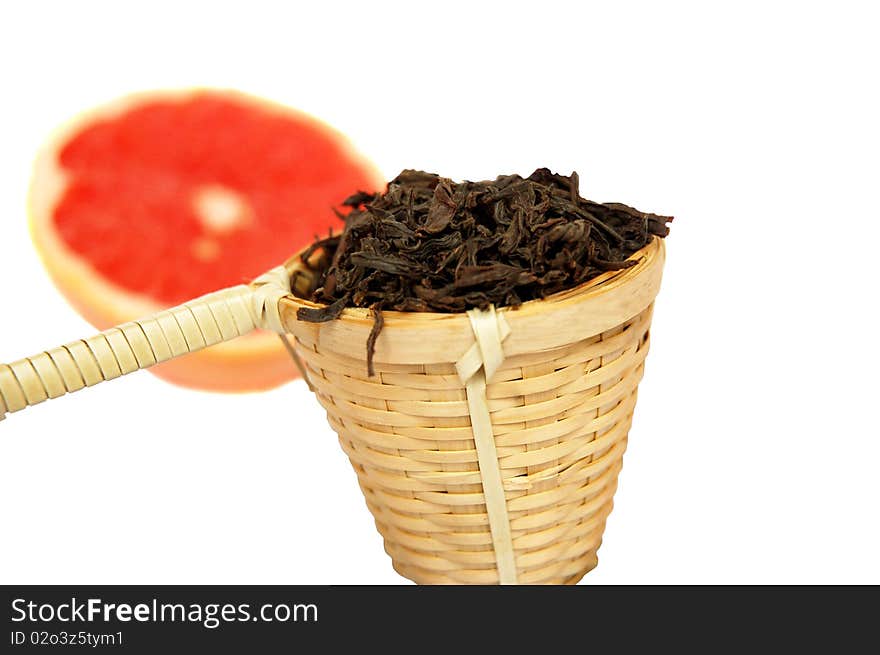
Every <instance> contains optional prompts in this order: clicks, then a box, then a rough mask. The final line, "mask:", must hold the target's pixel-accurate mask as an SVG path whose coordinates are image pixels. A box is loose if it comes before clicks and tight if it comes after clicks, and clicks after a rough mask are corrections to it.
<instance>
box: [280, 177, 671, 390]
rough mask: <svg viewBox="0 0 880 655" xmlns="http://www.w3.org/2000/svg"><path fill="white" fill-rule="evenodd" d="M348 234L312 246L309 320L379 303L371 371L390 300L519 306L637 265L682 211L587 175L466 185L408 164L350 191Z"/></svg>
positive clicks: (393, 305) (444, 307) (413, 304)
mask: <svg viewBox="0 0 880 655" xmlns="http://www.w3.org/2000/svg"><path fill="white" fill-rule="evenodd" d="M343 204H344V206H346V207H348V208H349V212H348V214H347V215H340V217H341V218H342V219H343V220H344V222H345V227H344V229H343V230H342V232H341V233H340V234H337V235H332V234H331V235H330V236H329V237H327V238H323V239H318V240H316V242H315V243H314V244H312V246H311V247H310V248H309V249H308V250H307V251H305V252H304V253H303V261H304V262H306V261H308V260H309V259H310V258H311V257H312V255H313V254H314V253H315V252H316V251H319V250H320V251H323V253H324V257H323V258H322V261H323V262H324V263H323V265H322V266H321V267H320V269H319V270H318V271H316V275H315V278H314V281H313V282H312V283H311V285H310V288H309V293H308V295H309V298H308V299H309V300H312V301H314V302H316V303H321V304H322V305H324V306H323V307H320V308H305V307H303V308H300V309H299V310H298V312H297V318H299V319H300V320H303V321H309V322H323V321H330V320H333V319H335V318H337V317H338V316H339V315H340V314H341V313H342V311H343V310H344V309H345V308H346V307H366V308H370V309H371V310H372V312H373V316H374V318H375V324H374V327H373V331H372V333H371V335H370V339H369V341H368V343H367V363H368V369H369V374H370V375H373V365H372V359H373V351H374V347H375V342H376V337H377V336H378V335H379V332H380V331H381V329H382V315H381V313H380V312H381V311H382V310H389V309H390V310H397V311H409V312H463V311H466V310H468V309H471V308H475V307H479V308H481V309H485V308H486V307H488V306H489V305H490V304H495V305H496V306H497V307H504V306H517V305H519V304H521V303H523V302H525V301H527V300H533V299H536V298H544V297H546V296H548V295H550V294H553V293H556V292H557V291H562V290H564V289H570V288H572V287H575V286H577V285H579V284H581V283H583V282H586V281H587V280H590V279H591V278H594V277H596V276H597V275H599V274H601V273H603V272H605V271H612V270H618V269H622V268H627V267H629V266H633V265H635V263H636V262H635V261H634V260H628V257H630V255H632V254H633V253H635V252H636V251H637V250H639V249H641V248H643V247H644V246H646V245H647V244H648V243H650V241H651V239H653V238H654V237H665V236H666V235H668V234H669V228H668V226H667V223H668V222H670V221H671V220H672V217H671V216H658V215H656V214H648V213H645V212H640V211H638V210H636V209H633V208H632V207H628V206H627V205H623V204H620V203H605V204H602V203H597V202H592V201H590V200H586V199H584V198H581V196H580V192H579V189H578V175H577V173H572V174H571V175H570V176H565V175H557V174H555V173H551V172H550V171H549V170H548V169H546V168H539V169H538V170H536V171H535V172H534V173H532V174H531V175H529V176H528V177H527V178H523V177H520V176H519V175H504V176H500V177H498V178H496V179H495V180H492V181H485V182H460V183H456V182H453V181H452V180H449V179H447V178H443V177H440V176H438V175H434V174H431V173H424V172H421V171H414V170H405V171H403V172H402V173H401V174H400V175H398V176H397V177H396V178H395V179H394V180H392V181H391V182H389V184H388V188H387V190H386V191H385V193H381V194H380V193H377V194H369V193H363V192H358V193H355V194H354V195H353V196H351V197H350V198H348V199H346V200H345V201H344V203H343Z"/></svg>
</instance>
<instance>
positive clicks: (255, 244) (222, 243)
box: [29, 90, 383, 391]
mask: <svg viewBox="0 0 880 655" xmlns="http://www.w3.org/2000/svg"><path fill="white" fill-rule="evenodd" d="M382 186H383V181H382V176H381V174H380V173H379V171H378V170H377V169H376V168H375V166H373V165H372V164H371V163H370V162H369V161H367V160H366V159H365V158H364V157H362V156H361V155H359V154H358V153H357V152H355V151H354V149H353V148H352V147H351V145H350V144H349V143H348V141H347V140H346V139H345V138H344V137H343V136H342V135H341V134H339V133H338V132H336V131H334V130H332V129H331V128H329V127H328V126H327V125H325V124H323V123H321V122H319V121H317V120H316V119H314V118H312V117H310V116H307V115H305V114H302V113H300V112H297V111H295V110H293V109H290V108H287V107H283V106H279V105H276V104H273V103H270V102H268V101H265V100H262V99H258V98H254V97H252V96H248V95H244V94H242V93H239V92H234V91H220V90H190V91H160V92H150V93H145V94H137V95H133V96H128V97H126V98H123V99H121V100H118V101H116V102H114V103H111V104H109V105H106V106H103V107H100V108H98V109H95V110H92V111H90V112H88V113H86V114H84V115H83V116H81V117H79V118H78V119H75V120H74V121H72V122H71V123H70V124H69V125H68V126H66V127H65V128H62V129H61V130H59V132H58V134H57V135H56V136H55V138H53V139H52V140H51V141H50V142H49V144H48V145H47V146H46V147H45V148H44V149H43V151H42V152H41V153H40V155H39V156H38V158H37V162H36V165H35V169H34V176H33V180H32V184H31V190H30V199H29V214H30V227H31V235H32V237H33V240H34V243H35V244H36V247H37V249H38V251H39V253H40V255H41V257H42V259H43V262H44V263H45V265H46V268H47V269H48V271H49V274H50V276H51V277H52V279H53V280H54V282H55V284H56V285H57V286H58V287H59V289H60V290H61V291H62V293H63V294H64V295H65V297H66V298H67V299H68V300H69V302H70V303H71V304H72V305H73V306H74V307H75V308H76V309H77V310H78V311H79V312H80V313H81V314H82V315H83V316H84V317H85V318H87V319H88V320H89V321H91V322H92V323H93V324H94V325H95V326H96V327H97V328H99V329H106V328H108V327H111V326H113V325H116V324H118V323H122V322H125V321H129V320H132V319H135V318H139V317H143V316H146V315H149V314H152V313H154V312H156V311H159V310H161V309H164V308H166V307H169V306H173V305H176V304H179V303H182V302H185V301H187V300H189V299H191V298H194V297H196V296H199V295H202V294H204V293H207V292H209V291H213V290H216V289H220V288H223V287H226V286H230V285H235V284H240V283H242V282H247V281H249V280H251V279H252V278H254V277H256V276H257V275H259V274H261V273H263V272H265V271H266V270H268V269H270V268H272V267H274V266H278V265H279V264H281V263H283V262H284V261H285V260H286V259H287V258H288V257H289V256H290V255H292V254H293V253H295V252H297V251H298V250H300V249H301V248H303V247H304V246H306V245H307V244H308V243H310V242H311V241H312V239H313V238H314V236H315V235H316V234H325V233H327V231H328V229H329V228H330V227H331V226H334V225H337V224H338V221H337V219H336V217H335V215H334V212H333V207H334V206H338V205H339V203H340V202H341V201H342V200H343V199H344V198H346V197H347V196H348V195H350V194H351V193H352V192H353V191H354V190H356V189H363V190H365V191H375V190H378V189H381V188H382ZM150 370H152V371H153V372H154V373H156V374H157V375H159V376H160V377H162V378H164V379H166V380H169V381H171V382H175V383H177V384H181V385H184V386H190V387H196V388H201V389H209V390H217V391H254V390H259V389H267V388H270V387H273V386H276V385H278V384H281V383H282V382H285V381H287V380H290V379H292V378H294V377H296V375H297V373H296V368H295V367H294V366H293V363H292V362H291V361H290V358H289V356H288V355H287V353H286V352H285V350H284V348H283V346H282V344H281V343H280V341H279V340H278V338H277V336H275V335H273V334H269V333H255V334H253V335H249V336H247V337H243V338H241V339H239V340H237V341H234V342H231V343H225V344H220V345H217V346H212V347H211V348H208V349H206V350H203V351H200V352H197V353H193V354H190V355H186V356H185V357H182V358H180V359H177V360H174V361H170V362H166V363H164V364H161V365H159V366H156V367H153V368H152V369H150Z"/></svg>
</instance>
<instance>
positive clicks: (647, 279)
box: [279, 237, 665, 364]
mask: <svg viewBox="0 0 880 655" xmlns="http://www.w3.org/2000/svg"><path fill="white" fill-rule="evenodd" d="M628 259H629V260H632V261H636V262H637V263H636V265H635V266H631V267H629V268H626V269H622V270H618V271H609V272H607V273H603V274H602V275H599V276H597V277H596V278H593V279H592V280H588V281H586V282H584V283H583V284H581V285H578V286H577V287H573V288H571V289H566V290H564V291H559V292H557V293H554V294H552V295H550V296H547V297H546V298H537V299H534V300H529V301H526V302H524V303H523V304H521V305H519V306H518V307H500V308H498V309H497V311H498V312H501V313H503V314H504V316H505V319H506V320H507V321H508V323H509V324H510V327H511V336H510V337H509V338H508V340H507V341H506V342H505V344H504V351H505V356H509V355H513V354H521V353H525V352H534V351H537V350H546V349H550V348H555V347H560V346H563V345H566V344H568V343H572V342H573V341H576V340H580V339H584V338H588V337H590V336H593V335H595V334H599V333H601V332H604V331H606V330H608V329H611V328H613V327H615V326H617V325H620V324H621V323H623V322H625V321H627V320H629V319H630V318H632V317H633V316H636V315H637V314H639V313H640V312H641V311H642V310H644V309H645V308H646V307H648V305H650V304H651V302H653V300H654V297H655V296H656V294H657V292H658V291H659V287H660V278H661V275H662V269H663V263H664V260H665V244H664V242H663V239H660V238H657V237H655V238H654V239H652V241H651V243H649V244H648V245H646V246H645V247H643V248H642V249H640V250H638V251H636V252H635V253H633V254H632V255H631V256H630V257H629V258H628ZM285 266H286V267H287V268H288V270H289V271H291V272H292V271H294V270H296V268H297V267H298V266H301V263H300V259H299V254H297V255H295V256H294V257H292V258H291V259H289V260H288V262H287V264H285ZM322 306H324V305H322V304H320V303H315V302H312V301H309V300H305V299H303V298H300V297H298V296H296V295H293V294H291V295H288V296H285V297H284V298H282V299H281V301H280V303H279V310H280V313H281V318H282V323H283V325H284V327H285V330H286V331H287V332H288V333H290V334H293V335H295V336H303V337H304V338H305V339H306V340H308V341H311V342H313V343H318V342H320V343H321V344H322V345H325V346H326V347H327V348H328V349H329V350H331V351H335V352H341V353H350V354H351V356H352V357H357V358H363V357H365V354H364V353H365V346H364V344H365V341H366V338H367V336H368V335H369V332H370V330H371V329H372V326H373V317H372V314H371V311H370V310H369V309H366V308H360V307H348V308H346V309H344V310H343V312H342V314H341V315H340V316H339V317H338V318H336V319H335V320H333V321H328V322H326V323H306V322H304V321H299V320H297V319H296V311H297V310H298V309H299V308H300V307H308V308H316V307H322ZM549 313H553V314H554V315H553V321H552V323H553V324H552V325H548V322H547V316H548V314H549ZM557 314H558V315H557ZM382 317H383V319H384V323H385V324H384V328H383V330H382V333H381V334H380V336H379V339H378V340H377V342H376V351H375V361H376V362H388V363H400V364H406V363H410V364H416V363H424V364H428V363H440V362H454V361H456V360H457V359H458V357H460V356H461V354H463V353H464V352H465V351H466V350H467V349H468V348H469V347H470V345H471V344H472V343H473V341H474V338H473V333H472V331H471V327H470V320H469V319H468V316H467V314H466V313H465V312H449V313H446V312H402V311H396V310H383V311H382ZM414 331H416V332H419V334H417V335H413V334H411V333H412V332H414ZM407 333H410V334H409V335H408V337H409V338H406V339H403V340H402V339H401V337H403V336H407ZM432 341H433V342H432ZM426 342H429V343H426ZM355 351H356V352H355ZM431 352H434V353H436V354H435V356H434V357H430V356H427V355H428V354H429V353H431Z"/></svg>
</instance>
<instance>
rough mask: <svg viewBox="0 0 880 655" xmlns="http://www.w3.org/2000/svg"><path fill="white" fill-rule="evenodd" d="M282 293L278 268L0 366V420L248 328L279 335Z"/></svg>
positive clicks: (283, 273) (285, 274) (286, 283)
mask: <svg viewBox="0 0 880 655" xmlns="http://www.w3.org/2000/svg"><path fill="white" fill-rule="evenodd" d="M289 293H290V273H289V271H288V270H287V269H286V268H285V267H284V266H279V267H277V268H274V269H272V270H271V271H269V272H268V273H266V274H264V275H261V276H260V277H259V278H257V279H256V280H254V282H253V283H251V284H250V285H239V286H236V287H231V288H229V289H223V290H221V291H216V292H214V293H209V294H207V295H205V296H202V297H200V298H196V299H195V300H191V301H190V302H187V303H184V304H183V305H180V306H178V307H174V308H172V309H168V310H165V311H163V312H160V313H158V314H155V315H154V316H150V317H148V318H145V319H141V320H138V321H132V322H130V323H125V324H123V325H119V326H117V327H114V328H111V329H109V330H105V331H104V332H101V333H99V334H96V335H94V336H92V337H89V338H88V339H81V340H79V341H73V342H71V343H68V344H66V345H64V346H60V347H58V348H53V349H52V350H47V351H44V352H42V353H40V354H39V355H35V356H32V357H25V358H23V359H20V360H18V361H15V362H12V363H11V364H0V421H2V420H3V418H5V416H6V414H7V413H11V412H17V411H20V410H22V409H24V408H26V407H29V406H30V405H36V404H38V403H41V402H43V401H45V400H48V399H50V398H58V397H59V396H63V395H64V394H66V393H72V392H74V391H79V390H80V389H84V388H86V387H91V386H94V385H96V384H98V383H100V382H104V381H105V380H112V379H114V378H117V377H119V376H121V375H125V374H127V373H132V372H134V371H137V370H140V369H142V368H149V367H150V366H153V365H155V364H159V363H161V362H164V361H167V360H169V359H172V358H173V357H177V356H179V355H183V354H186V353H189V352H195V351H197V350H201V349H202V348H206V347H207V346H212V345H214V344H216V343H220V342H222V341H229V340H231V339H235V338H237V337H239V336H241V335H244V334H247V333H248V332H251V331H253V330H254V329H256V328H263V329H268V330H275V331H276V332H283V328H282V324H281V316H280V314H279V311H278V302H279V300H280V299H281V298H282V297H284V296H286V295H288V294H289Z"/></svg>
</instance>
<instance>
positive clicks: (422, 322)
mask: <svg viewBox="0 0 880 655" xmlns="http://www.w3.org/2000/svg"><path fill="white" fill-rule="evenodd" d="M632 259H635V260H636V261H637V264H636V265H635V266H633V267H631V268H629V269H625V270H623V271H616V272H611V273H606V274H604V275H602V276H601V277H599V278H596V279H594V280H591V281H590V282H588V283H586V284H585V285H582V286H581V287H578V288H576V289H573V290H570V291H566V292H563V293H559V294H556V295H554V296H551V297H549V298H547V299H544V300H538V301H531V302H527V303H525V304H524V305H522V306H521V307H520V308H518V309H506V308H505V309H500V310H497V311H496V310H494V309H492V310H490V311H486V312H478V311H472V312H468V313H467V314H428V313H402V312H385V313H384V323H385V325H384V329H383V330H382V332H381V334H380V336H379V338H378V340H377V342H376V348H375V357H374V364H375V375H374V376H373V377H369V376H368V375H367V366H366V342H367V337H368V335H369V332H370V330H371V328H372V325H373V319H372V316H371V315H370V313H369V312H368V311H367V310H361V309H347V310H345V311H344V312H343V314H342V316H341V317H340V318H339V319H336V320H334V321H329V322H326V323H306V322H303V321H299V320H297V319H296V312H297V309H299V308H300V307H314V306H315V305H314V304H313V303H311V302H308V301H306V300H302V299H300V298H298V297H296V296H295V295H293V294H291V293H290V286H289V284H290V275H291V273H294V280H295V281H296V280H298V279H299V280H300V281H301V280H302V276H304V275H308V272H307V271H306V270H305V269H304V268H303V267H302V266H300V264H299V262H298V258H294V259H293V260H291V262H290V263H289V265H288V266H287V267H286V268H285V267H279V268H277V269H274V270H273V271H270V272H269V273H267V274H266V275H264V276H261V278H258V279H257V280H256V281H255V282H254V283H253V284H252V285H242V286H239V287H235V288H232V289H226V290H223V291H219V292H217V293H213V294H208V295H207V296H204V297H202V298H199V299H196V300H194V301H192V302H190V303H186V304H185V305H182V306H180V307H177V308H174V309H171V310H167V311H166V312H162V313H161V314H159V315H157V316H154V317H150V318H148V319H144V320H142V321H135V322H132V323H127V324H125V325H122V326H119V327H117V328H113V329H111V330H107V331H105V332H103V333H101V334H99V335H96V336H94V337H92V338H90V339H85V340H82V341H77V342H72V343H70V344H67V345H65V346H62V347H60V348H55V349H53V350H49V351H46V352H44V353H41V354H39V355H37V356H35V357H30V358H25V359H22V360H19V361H17V362H14V363H12V364H10V365H0V418H2V417H3V416H4V414H5V413H6V412H7V411H10V412H11V411H17V410H19V409H23V408H24V407H26V406H28V405H31V404H35V403H38V402H41V401H42V400H45V399H47V398H54V397H57V396H60V395H63V394H64V393H67V392H70V391H76V390H78V389H81V388H83V387H86V386H91V385H93V384H96V383H98V382H101V381H103V380H106V379H110V378H113V377H117V376H119V375H121V374H124V373H128V372H131V371H133V370H137V369H138V368H145V367H147V366H151V365H152V364H155V363H159V362H161V361H165V360H167V359H170V358H172V357H174V356H177V355H180V354H183V353H185V352H191V351H194V350H198V349H200V348H203V347H205V346H208V345H212V344H213V343H218V342H220V341H226V340H229V339H232V338H235V337H236V336H237V335H239V334H244V333H246V332H248V331H250V330H252V329H254V328H256V327H263V328H270V329H274V330H276V331H278V332H279V333H286V334H287V335H290V336H292V341H293V347H292V349H291V354H293V355H294V357H295V359H296V360H297V362H298V364H299V365H300V366H301V367H302V369H303V372H304V375H305V377H306V379H307V381H308V382H309V384H310V386H311V388H312V389H313V391H314V392H315V395H316V397H317V399H318V400H319V402H320V403H321V404H322V405H323V406H324V408H325V409H326V410H327V416H328V419H329V422H330V425H331V426H332V427H333V429H334V430H335V431H336V432H337V434H338V435H339V440H340V443H341V444H342V448H343V449H344V450H345V452H346V454H347V455H348V457H349V459H350V460H351V463H352V466H353V467H354V470H355V472H356V473H357V476H358V480H359V482H360V486H361V489H362V490H363V493H364V497H365V498H366V502H367V506H368V507H369V509H370V511H371V512H372V514H373V516H374V518H375V521H376V526H377V527H378V529H379V532H380V533H381V534H382V536H383V538H384V540H385V549H386V551H387V552H388V554H389V555H390V556H391V558H392V561H393V565H394V568H395V569H396V570H397V571H398V572H399V573H400V574H401V575H403V576H405V577H407V578H409V579H411V580H414V581H415V582H418V583H423V584H438V583H452V584H497V583H502V584H513V583H520V584H571V583H575V582H577V581H578V580H580V579H581V578H582V577H583V576H584V574H586V573H587V572H588V571H589V570H591V569H592V568H593V567H595V566H596V562H597V559H596V551H597V550H598V548H599V545H600V544H601V540H602V533H603V530H604V527H605V521H606V519H607V517H608V515H609V513H610V512H611V507H612V499H613V495H614V491H615V489H616V486H617V476H618V473H619V472H620V469H621V462H622V456H623V452H624V450H625V448H626V441H627V433H628V431H629V427H630V424H631V421H632V416H633V409H634V407H635V402H636V391H637V387H638V383H639V381H640V380H641V377H642V372H643V364H644V360H645V356H646V354H647V351H648V342H649V339H648V331H649V327H650V322H651V311H652V307H653V301H654V298H655V296H656V294H657V292H658V290H659V287H660V278H661V273H662V268H663V261H664V246H663V242H662V241H661V240H660V239H654V240H653V241H652V243H651V244H649V245H648V246H646V247H645V248H643V249H642V250H641V251H639V252H638V253H636V254H635V255H633V257H632ZM295 291H296V288H295V289H294V292H295ZM285 343H288V342H287V340H285Z"/></svg>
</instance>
